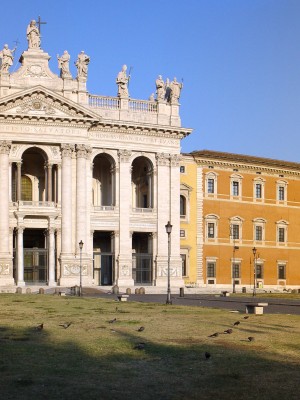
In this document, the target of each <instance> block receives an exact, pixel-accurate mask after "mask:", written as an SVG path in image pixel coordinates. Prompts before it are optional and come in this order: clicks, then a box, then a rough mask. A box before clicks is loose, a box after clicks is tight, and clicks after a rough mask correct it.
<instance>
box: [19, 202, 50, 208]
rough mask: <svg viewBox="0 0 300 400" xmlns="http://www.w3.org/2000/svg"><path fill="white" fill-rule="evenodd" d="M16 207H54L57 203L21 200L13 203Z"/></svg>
mask: <svg viewBox="0 0 300 400" xmlns="http://www.w3.org/2000/svg"><path fill="white" fill-rule="evenodd" d="M13 206H14V207H18V206H19V207H36V208H40V207H54V206H55V203H54V201H25V200H19V201H14V202H13Z"/></svg>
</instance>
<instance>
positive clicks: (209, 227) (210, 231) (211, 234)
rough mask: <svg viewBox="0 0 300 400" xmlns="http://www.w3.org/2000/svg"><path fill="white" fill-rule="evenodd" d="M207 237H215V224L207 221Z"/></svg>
mask: <svg viewBox="0 0 300 400" xmlns="http://www.w3.org/2000/svg"><path fill="white" fill-rule="evenodd" d="M207 231H208V232H207V237H209V238H214V237H215V224H214V223H213V222H209V223H208V224H207Z"/></svg>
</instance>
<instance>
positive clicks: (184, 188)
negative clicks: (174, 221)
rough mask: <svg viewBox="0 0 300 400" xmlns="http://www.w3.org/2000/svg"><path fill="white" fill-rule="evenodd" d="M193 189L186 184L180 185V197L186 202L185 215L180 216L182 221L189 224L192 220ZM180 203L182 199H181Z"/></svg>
mask: <svg viewBox="0 0 300 400" xmlns="http://www.w3.org/2000/svg"><path fill="white" fill-rule="evenodd" d="M192 190H193V188H192V187H191V186H189V185H187V184H185V183H181V184H180V196H182V197H183V198H184V200H185V215H180V221H182V222H189V220H190V193H191V191H192ZM179 201H181V200H180V198H179Z"/></svg>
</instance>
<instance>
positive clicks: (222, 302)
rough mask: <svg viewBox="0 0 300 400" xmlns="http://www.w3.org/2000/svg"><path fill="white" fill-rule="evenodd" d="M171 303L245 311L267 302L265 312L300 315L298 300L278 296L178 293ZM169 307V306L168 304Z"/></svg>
mask: <svg viewBox="0 0 300 400" xmlns="http://www.w3.org/2000/svg"><path fill="white" fill-rule="evenodd" d="M83 294H84V296H86V297H102V298H107V299H113V300H116V301H117V300H118V298H117V295H115V294H110V293H104V292H100V291H96V292H95V291H93V292H91V291H88V290H84V291H83ZM166 299H167V296H166V295H165V294H143V295H137V294H132V295H130V296H129V298H128V301H138V302H144V303H151V302H154V303H161V304H165V303H166ZM171 300H172V304H174V305H183V306H196V307H197V306H198V307H213V308H224V309H228V310H232V311H240V312H245V308H246V304H251V303H257V302H262V303H268V304H269V305H268V307H265V308H264V312H265V313H266V314H267V313H268V314H296V315H300V300H289V299H279V298H276V299H275V298H266V297H264V298H259V297H252V296H251V297H250V296H249V297H221V296H217V295H209V294H208V295H204V294H189V295H185V296H184V297H180V296H179V295H172V296H171ZM170 307H171V306H170Z"/></svg>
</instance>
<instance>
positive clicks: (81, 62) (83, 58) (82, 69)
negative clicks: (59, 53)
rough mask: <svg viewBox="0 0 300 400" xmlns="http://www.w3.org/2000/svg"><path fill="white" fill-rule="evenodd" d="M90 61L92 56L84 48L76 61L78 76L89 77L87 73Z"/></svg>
mask: <svg viewBox="0 0 300 400" xmlns="http://www.w3.org/2000/svg"><path fill="white" fill-rule="evenodd" d="M89 62H90V57H89V56H88V55H87V54H85V53H84V51H83V50H82V51H81V52H80V53H79V54H78V58H77V60H76V62H75V65H76V67H77V78H84V79H86V78H87V73H88V65H89Z"/></svg>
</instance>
